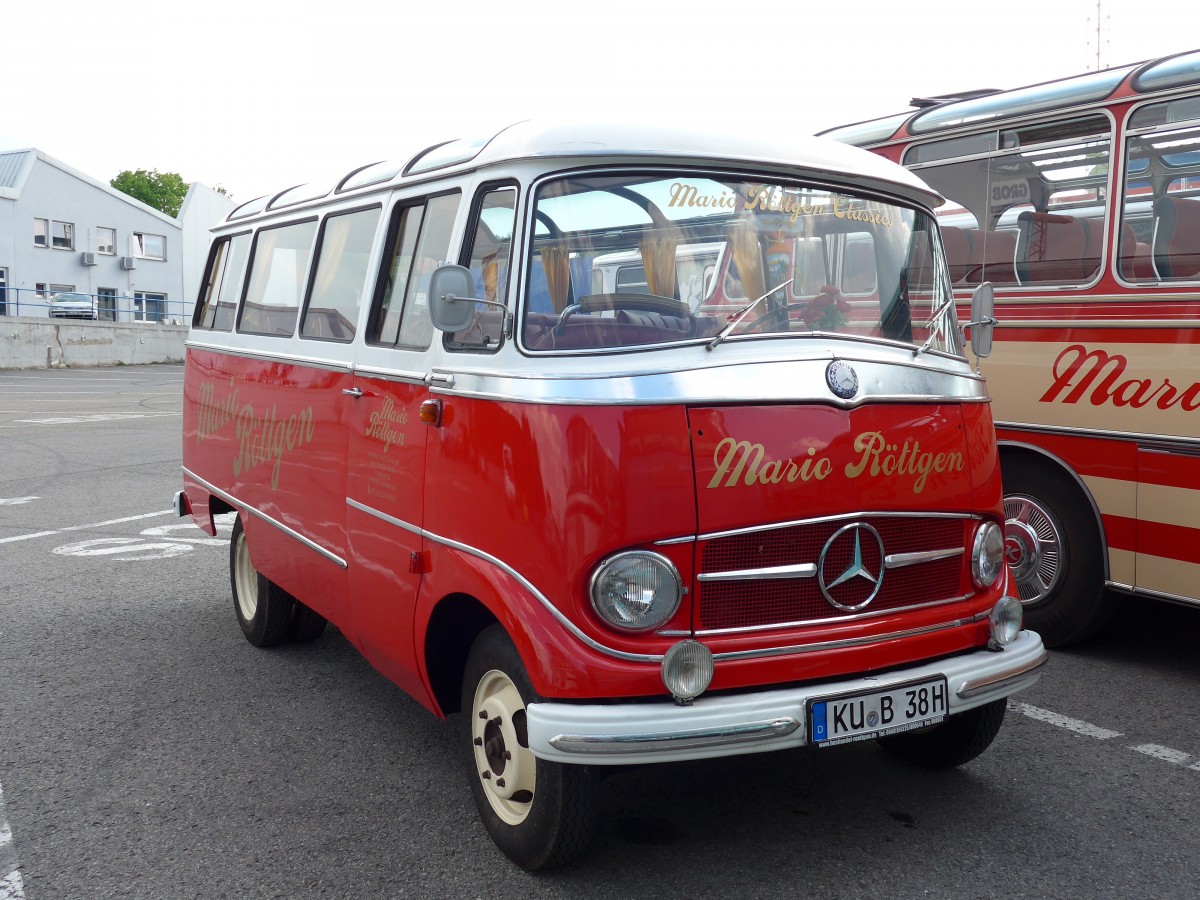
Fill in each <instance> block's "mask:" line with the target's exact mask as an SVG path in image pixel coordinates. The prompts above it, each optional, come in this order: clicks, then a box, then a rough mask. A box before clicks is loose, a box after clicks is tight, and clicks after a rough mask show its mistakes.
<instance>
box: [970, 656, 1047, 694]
mask: <svg viewBox="0 0 1200 900" xmlns="http://www.w3.org/2000/svg"><path fill="white" fill-rule="evenodd" d="M1049 659H1050V654H1049V653H1047V652H1046V651H1045V650H1043V651H1042V654H1041V656H1039V657H1038V658H1037V659H1035V660H1032V661H1031V662H1028V663H1026V664H1025V665H1023V666H1020V667H1019V668H1016V669H1011V670H1009V671H1008V672H1001V673H999V674H996V675H990V676H988V677H987V678H979V679H976V680H975V681H964V682H963V683H962V684H961V685H960V686H959V688H958V690H957V691H955V693H956V694H958V696H960V697H962V698H963V699H964V700H969V699H970V698H971V697H975V696H977V695H979V694H983V693H986V692H987V691H991V690H995V689H996V688H1003V686H1004V685H1005V684H1007V683H1008V682H1010V681H1016V680H1018V679H1019V678H1021V677H1023V676H1025V675H1028V674H1029V673H1030V672H1036V671H1037V670H1038V669H1040V668H1041V667H1042V666H1044V665H1045V664H1046V663H1047V661H1049Z"/></svg>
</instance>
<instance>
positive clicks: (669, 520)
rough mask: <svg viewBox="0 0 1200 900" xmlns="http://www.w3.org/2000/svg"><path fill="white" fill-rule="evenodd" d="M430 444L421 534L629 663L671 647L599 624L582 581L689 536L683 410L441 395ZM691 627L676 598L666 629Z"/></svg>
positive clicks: (686, 559)
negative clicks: (534, 598) (488, 564)
mask: <svg viewBox="0 0 1200 900" xmlns="http://www.w3.org/2000/svg"><path fill="white" fill-rule="evenodd" d="M429 441H430V445H429V448H428V466H427V471H428V476H427V479H426V494H425V524H426V528H427V529H428V531H429V532H431V533H432V534H434V535H437V536H439V537H443V538H447V539H449V540H453V541H457V542H460V543H462V544H464V545H466V546H467V547H469V548H471V549H473V550H475V551H477V552H481V553H485V554H488V555H489V556H491V557H494V558H495V559H496V560H498V561H499V562H500V563H501V564H502V565H503V566H507V567H508V568H510V569H511V570H512V571H514V572H516V573H518V574H519V575H520V576H521V577H522V578H524V579H526V580H528V582H529V583H530V584H531V585H532V586H533V587H534V589H535V590H536V591H538V592H539V593H540V594H542V595H543V596H544V597H545V598H546V599H547V600H548V601H549V602H550V603H551V604H553V606H554V607H555V608H556V609H558V610H560V611H561V612H562V613H563V614H564V615H565V616H566V617H567V618H568V619H570V620H571V621H572V622H574V623H575V624H576V625H578V626H579V627H580V628H581V629H582V630H583V631H584V632H585V633H586V634H588V635H589V636H590V637H592V638H594V639H595V640H597V641H599V642H600V643H602V644H605V645H607V646H612V647H615V648H618V649H622V650H628V651H629V652H633V653H652V652H658V653H662V652H664V651H665V650H666V648H667V647H669V646H670V643H671V641H670V640H669V639H665V638H659V637H657V636H655V635H644V634H643V635H631V634H627V633H626V634H618V633H616V632H615V631H614V630H612V629H611V628H609V627H608V626H605V625H603V624H602V623H601V621H600V619H599V617H598V616H597V614H596V613H595V611H594V610H593V609H592V607H591V602H590V599H589V579H590V578H591V575H592V572H593V571H594V569H595V566H596V564H597V563H599V562H600V561H601V560H602V559H603V558H605V557H606V556H609V555H610V554H612V553H615V552H617V551H620V550H624V549H628V548H634V547H646V548H650V549H655V550H657V551H659V552H664V551H663V548H655V547H653V543H654V542H655V541H659V540H663V539H669V538H685V539H686V538H690V537H691V536H692V535H694V534H695V533H696V500H695V488H694V483H693V477H692V463H691V447H690V440H689V433H688V424H687V417H686V412H685V410H684V408H683V407H682V406H678V405H672V406H644V407H641V406H611V405H595V406H556V405H544V404H524V403H511V402H502V401H495V400H486V399H474V398H467V397H453V396H447V397H445V399H444V414H443V422H442V425H441V427H439V428H436V429H430V432H429ZM688 548H690V545H685V549H688ZM672 558H675V557H674V556H673V557H672ZM690 562H691V558H690V552H686V553H683V552H682V551H681V555H680V558H679V561H677V562H676V565H677V566H679V567H680V575H681V577H682V578H683V583H684V584H685V585H686V584H689V583H690V578H691V571H690ZM684 569H687V570H686V571H685V570H684ZM689 622H690V615H689V609H688V601H687V599H686V598H685V600H684V602H683V603H681V604H680V608H679V610H678V611H677V613H676V614H675V616H674V618H673V619H672V620H670V621H669V622H668V623H667V624H666V625H665V626H664V628H667V629H686V628H688V627H689ZM576 668H577V670H581V667H579V666H577V667H576ZM547 677H548V676H547ZM556 677H558V676H556ZM536 680H537V679H536V677H535V682H536Z"/></svg>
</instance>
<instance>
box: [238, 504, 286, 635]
mask: <svg viewBox="0 0 1200 900" xmlns="http://www.w3.org/2000/svg"><path fill="white" fill-rule="evenodd" d="M229 582H230V585H231V587H232V588H233V611H234V613H235V614H236V615H237V620H238V624H239V625H240V626H241V627H242V634H244V635H245V636H246V640H248V641H249V642H250V643H251V644H253V645H254V646H255V647H274V646H276V645H277V644H280V643H282V642H283V641H285V640H286V639H287V636H288V629H289V628H290V627H291V624H292V616H293V613H294V608H295V605H296V602H295V600H293V599H292V596H291V594H289V593H287V592H286V591H284V590H282V589H281V588H279V587H278V586H277V585H275V584H274V583H272V582H271V581H270V580H269V579H267V577H266V576H264V575H262V574H261V573H259V572H258V571H257V570H256V569H255V568H254V564H253V563H252V562H251V561H250V547H249V545H248V543H247V541H246V532H245V531H244V530H243V528H242V519H241V516H239V517H238V518H237V520H236V521H235V522H234V523H233V534H232V535H231V536H230V539H229Z"/></svg>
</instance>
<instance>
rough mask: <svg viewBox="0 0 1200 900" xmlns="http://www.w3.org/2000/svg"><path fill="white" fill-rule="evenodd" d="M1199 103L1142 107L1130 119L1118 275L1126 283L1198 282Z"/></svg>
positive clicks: (1183, 101)
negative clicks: (1130, 133)
mask: <svg viewBox="0 0 1200 900" xmlns="http://www.w3.org/2000/svg"><path fill="white" fill-rule="evenodd" d="M1198 113H1200V104H1198V103H1197V99H1196V98H1191V97H1189V98H1186V99H1179V100H1174V101H1170V102H1168V103H1156V104H1153V105H1151V106H1144V107H1142V108H1141V109H1139V110H1138V111H1137V112H1136V113H1134V115H1133V117H1132V118H1131V119H1130V122H1129V127H1128V131H1130V132H1133V136H1131V137H1130V138H1129V140H1128V142H1127V144H1126V149H1125V196H1124V198H1123V201H1122V205H1121V227H1120V231H1119V232H1118V260H1119V261H1118V266H1119V269H1118V271H1119V272H1120V274H1121V277H1122V278H1124V279H1125V280H1126V281H1197V280H1200V121H1198V120H1197V119H1198V116H1197V114H1198Z"/></svg>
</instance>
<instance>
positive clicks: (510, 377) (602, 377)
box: [430, 343, 990, 409]
mask: <svg viewBox="0 0 1200 900" xmlns="http://www.w3.org/2000/svg"><path fill="white" fill-rule="evenodd" d="M861 349H862V348H861V347H857V346H854V347H848V346H846V345H841V344H837V343H829V344H822V345H820V346H812V347H811V349H809V350H808V351H807V352H808V353H810V354H811V356H809V357H807V358H804V359H797V358H795V356H793V357H790V358H789V357H779V358H773V359H772V358H767V359H764V358H762V357H761V356H753V355H749V354H745V353H742V354H732V355H731V356H730V358H729V359H728V360H727V361H718V362H715V363H714V361H713V357H712V355H711V354H706V352H705V351H704V346H703V343H701V344H698V345H696V346H693V347H690V348H689V347H675V348H671V347H666V348H664V347H659V348H656V349H654V350H647V351H644V352H643V353H642V354H641V355H640V356H639V359H641V358H644V359H645V360H646V362H647V364H646V365H645V367H644V368H642V369H640V370H639V369H636V368H633V367H629V368H625V369H623V370H621V369H618V370H614V368H613V366H612V362H613V356H612V354H609V353H606V354H600V355H598V356H595V357H594V358H593V356H591V355H588V356H579V357H575V358H573V359H570V360H563V361H562V362H561V363H560V364H558V365H555V363H556V362H558V361H557V360H556V359H555V358H554V357H553V356H550V357H543V356H541V355H539V356H538V357H537V358H536V359H530V360H528V361H527V362H528V363H536V364H537V368H536V369H532V368H527V367H525V366H521V367H518V368H515V369H513V370H511V371H485V370H478V369H475V370H472V369H467V368H463V369H454V370H453V371H452V372H451V371H449V370H447V369H445V368H442V367H439V368H438V372H439V374H447V375H452V377H453V379H454V384H453V386H452V387H450V386H439V385H432V386H431V388H430V389H431V391H433V392H434V393H439V392H446V393H452V394H454V395H455V396H463V397H472V398H477V399H487V400H500V401H507V402H516V403H540V404H551V405H567V404H569V405H578V406H588V405H592V406H596V405H604V406H614V405H616V406H621V405H625V406H645V405H650V404H662V403H686V404H689V405H692V406H698V405H706V404H725V403H731V402H739V403H746V402H751V401H753V402H756V403H783V402H787V403H822V404H826V405H832V406H837V407H839V408H842V409H854V408H856V407H858V406H862V405H864V404H866V403H876V402H888V401H895V402H903V403H913V402H921V403H928V404H938V403H946V404H962V403H985V402H990V401H989V398H988V395H987V391H986V385H985V384H984V383H983V382H982V381H977V380H976V377H977V376H975V375H974V373H973V372H971V371H970V370H969V368H965V369H963V368H956V369H951V368H950V367H949V366H946V367H942V368H934V367H930V368H924V367H921V366H915V365H912V364H911V363H909V362H907V361H901V360H900V359H898V358H896V357H895V356H892V357H885V356H883V355H882V354H881V356H880V358H877V359H865V360H864V359H861V358H858V357H855V356H853V355H843V354H842V353H839V351H842V350H851V351H861ZM647 353H648V354H650V356H646V355H645V354H647ZM664 354H665V358H664ZM903 356H904V357H905V358H906V360H910V359H911V357H912V351H911V350H908V351H904V352H903ZM831 359H845V360H846V361H848V362H852V363H853V364H854V366H855V368H856V369H857V370H858V373H859V379H860V384H862V385H863V387H862V388H861V389H860V390H859V392H858V394H856V395H855V396H854V397H853V398H852V399H850V400H842V399H840V398H838V397H836V396H834V394H833V393H832V392H831V391H830V390H829V389H828V388H827V387H826V386H825V369H826V367H827V366H828V365H829V362H830V360H831ZM667 361H670V362H674V363H675V365H673V366H670V367H666V366H665V365H664V363H666V362H667Z"/></svg>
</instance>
